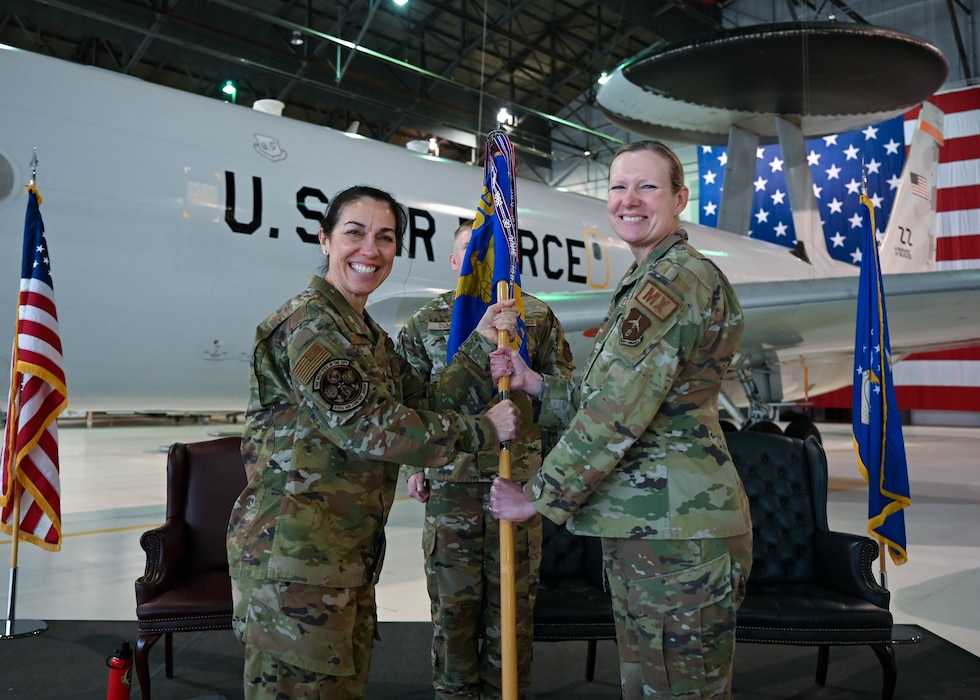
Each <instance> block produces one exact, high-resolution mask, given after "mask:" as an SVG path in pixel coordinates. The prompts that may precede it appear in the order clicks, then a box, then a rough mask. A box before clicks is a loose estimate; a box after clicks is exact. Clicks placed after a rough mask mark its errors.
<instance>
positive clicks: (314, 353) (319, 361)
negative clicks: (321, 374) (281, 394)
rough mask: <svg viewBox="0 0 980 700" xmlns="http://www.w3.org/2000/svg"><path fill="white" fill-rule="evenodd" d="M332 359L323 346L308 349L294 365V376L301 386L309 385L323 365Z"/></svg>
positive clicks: (314, 345)
mask: <svg viewBox="0 0 980 700" xmlns="http://www.w3.org/2000/svg"><path fill="white" fill-rule="evenodd" d="M329 359H330V353H329V352H327V350H326V348H324V347H323V346H322V345H316V344H313V345H311V346H310V347H308V348H307V349H306V350H305V351H304V352H303V354H302V355H300V358H299V359H298V360H297V361H296V364H295V365H293V375H294V376H295V377H296V378H297V379H298V380H299V381H300V383H301V384H308V383H309V381H310V380H311V379H313V375H314V374H316V371H317V370H318V369H320V367H322V366H323V363H324V362H326V361H327V360H329Z"/></svg>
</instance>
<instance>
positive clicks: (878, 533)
mask: <svg viewBox="0 0 980 700" xmlns="http://www.w3.org/2000/svg"><path fill="white" fill-rule="evenodd" d="M861 203H862V204H863V205H864V210H865V211H864V245H863V250H862V256H861V277H860V282H859V284H860V288H859V290H858V306H857V327H856V331H855V338H854V395H853V398H852V401H853V404H852V408H853V410H852V414H853V417H852V425H853V430H854V449H855V450H856V451H857V456H858V467H859V468H860V470H861V474H862V475H863V476H864V480H865V481H866V482H867V484H868V532H869V533H870V534H871V535H872V536H873V537H875V538H877V539H878V540H879V541H880V542H881V543H882V546H883V548H887V549H888V553H889V554H890V555H891V558H892V561H893V562H895V563H896V564H904V563H905V562H906V561H907V560H908V553H907V552H906V549H905V512H904V510H903V509H904V508H906V507H908V506H909V505H911V504H912V497H911V495H910V491H909V469H908V463H907V462H906V459H905V440H904V438H903V437H902V421H901V418H900V417H899V413H898V402H897V401H896V399H895V386H894V384H893V383H892V370H891V345H890V344H889V342H888V320H887V316H886V313H885V293H884V290H883V289H882V286H881V268H880V267H879V264H878V248H877V245H876V240H875V234H874V204H873V203H872V201H871V200H870V199H869V198H868V196H867V195H866V194H865V195H862V196H861ZM882 561H883V560H882Z"/></svg>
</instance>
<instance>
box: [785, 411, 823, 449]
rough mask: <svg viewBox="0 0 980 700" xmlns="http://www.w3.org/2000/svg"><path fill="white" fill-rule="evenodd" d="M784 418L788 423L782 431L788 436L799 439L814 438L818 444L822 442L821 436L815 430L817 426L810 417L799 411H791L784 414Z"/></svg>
mask: <svg viewBox="0 0 980 700" xmlns="http://www.w3.org/2000/svg"><path fill="white" fill-rule="evenodd" d="M784 420H789V425H787V426H786V430H784V431H783V432H784V433H785V434H786V435H789V436H790V437H795V438H799V439H800V440H816V441H817V443H818V444H821V445H822V444H823V436H822V435H820V431H819V430H817V426H816V425H815V424H814V422H813V421H812V420H810V418H808V417H807V416H804V415H803V414H801V413H793V414H790V416H786V417H785V418H784Z"/></svg>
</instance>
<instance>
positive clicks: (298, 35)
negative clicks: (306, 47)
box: [289, 29, 304, 46]
mask: <svg viewBox="0 0 980 700" xmlns="http://www.w3.org/2000/svg"><path fill="white" fill-rule="evenodd" d="M303 42H304V39H303V33H302V32H301V31H300V30H298V29H294V30H293V38H292V39H290V40H289V43H290V44H292V45H293V46H302V45H303Z"/></svg>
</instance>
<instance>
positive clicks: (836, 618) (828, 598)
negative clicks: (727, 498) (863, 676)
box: [725, 431, 898, 700]
mask: <svg viewBox="0 0 980 700" xmlns="http://www.w3.org/2000/svg"><path fill="white" fill-rule="evenodd" d="M725 437H726V438H727V440H728V447H729V449H730V450H731V453H732V458H733V460H734V462H735V466H736V468H737V469H738V473H739V476H741V478H742V483H743V484H744V485H745V492H746V494H748V497H749V502H750V505H751V511H752V535H753V538H754V539H753V543H752V572H751V574H750V575H749V580H748V584H747V589H748V590H747V594H746V597H745V600H744V602H743V603H742V606H741V607H740V608H739V611H738V627H737V633H736V639H737V641H738V642H760V643H765V644H796V645H811V646H816V647H818V653H817V672H816V682H817V684H818V685H824V683H825V682H826V680H827V665H828V661H829V653H830V652H829V648H830V647H831V646H837V645H855V644H867V645H869V646H870V647H871V648H872V649H873V650H874V652H875V654H876V655H877V656H878V659H879V661H880V662H881V667H882V671H883V675H884V680H883V684H882V692H881V697H882V700H890V698H891V697H892V696H893V694H894V692H895V682H896V678H897V674H898V668H897V665H896V663H895V652H894V650H893V648H892V641H891V640H892V615H891V612H889V610H888V604H889V595H890V594H889V592H888V591H887V590H885V589H884V588H882V587H881V586H879V585H878V583H877V582H876V581H875V576H874V572H873V571H872V564H873V562H874V561H875V559H876V557H877V555H878V544H877V543H876V542H875V541H874V540H873V539H871V538H870V537H866V536H863V535H852V534H846V533H841V532H832V531H831V530H830V529H829V528H828V525H827V458H826V455H825V453H824V451H823V448H822V447H821V446H820V445H819V444H818V443H817V442H816V441H814V440H806V441H802V440H799V439H797V438H792V437H787V436H785V435H774V434H770V433H762V432H753V431H744V432H735V433H726V434H725Z"/></svg>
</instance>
